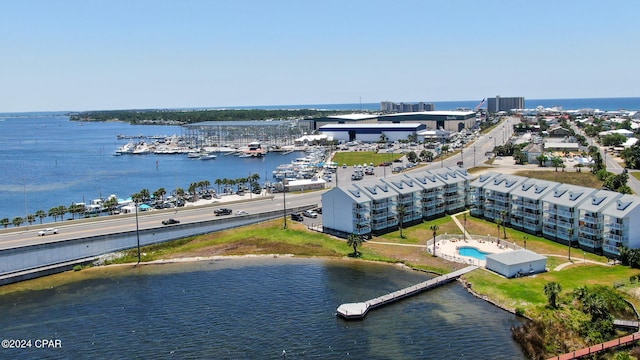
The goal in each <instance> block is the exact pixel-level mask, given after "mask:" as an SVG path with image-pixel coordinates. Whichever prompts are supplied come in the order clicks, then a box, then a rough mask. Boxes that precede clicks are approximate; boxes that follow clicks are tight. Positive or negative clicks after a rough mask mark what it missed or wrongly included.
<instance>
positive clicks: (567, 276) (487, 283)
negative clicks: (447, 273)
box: [464, 261, 640, 316]
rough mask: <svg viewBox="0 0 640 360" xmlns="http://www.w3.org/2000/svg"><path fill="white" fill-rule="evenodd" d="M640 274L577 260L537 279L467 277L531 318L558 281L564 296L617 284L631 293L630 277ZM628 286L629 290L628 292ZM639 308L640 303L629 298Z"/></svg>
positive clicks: (480, 289)
mask: <svg viewBox="0 0 640 360" xmlns="http://www.w3.org/2000/svg"><path fill="white" fill-rule="evenodd" d="M637 274H640V270H638V269H631V268H629V267H628V266H620V265H618V266H601V265H589V264H582V263H581V262H579V261H576V262H575V263H574V265H571V266H569V267H567V268H564V269H563V270H561V271H553V270H551V271H548V272H546V273H542V274H537V275H535V276H527V277H523V278H516V279H506V278H503V277H501V276H498V275H496V274H494V273H492V272H489V271H487V270H476V271H474V272H472V273H469V274H466V275H465V276H464V278H465V279H466V280H467V281H469V282H470V283H472V284H473V285H472V288H473V290H474V291H475V292H477V293H479V294H482V295H486V296H488V297H490V298H491V299H492V300H494V301H496V302H497V303H499V304H502V305H505V306H506V307H508V308H512V309H515V308H521V309H524V310H525V313H526V314H528V315H530V316H531V315H534V316H535V314H536V313H537V312H538V311H540V310H541V309H542V308H543V307H544V306H546V304H547V297H546V296H545V294H544V285H545V284H546V283H548V282H551V281H554V282H557V283H559V284H560V285H561V286H562V293H561V295H562V294H570V293H571V292H572V291H573V289H575V288H577V287H580V286H591V285H596V284H597V285H605V286H611V285H613V284H618V285H622V286H623V287H622V288H621V290H623V291H624V290H629V288H632V287H633V286H632V285H631V284H630V282H629V277H630V276H632V275H637ZM625 287H626V288H627V289H625ZM628 298H629V300H630V301H632V302H634V303H635V304H636V306H637V305H638V301H637V299H636V298H635V297H633V296H629V297H628Z"/></svg>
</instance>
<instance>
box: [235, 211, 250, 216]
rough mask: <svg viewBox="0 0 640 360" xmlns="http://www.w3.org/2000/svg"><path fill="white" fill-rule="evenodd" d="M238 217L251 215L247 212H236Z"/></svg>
mask: <svg viewBox="0 0 640 360" xmlns="http://www.w3.org/2000/svg"><path fill="white" fill-rule="evenodd" d="M236 215H249V213H248V212H247V211H244V210H238V211H236Z"/></svg>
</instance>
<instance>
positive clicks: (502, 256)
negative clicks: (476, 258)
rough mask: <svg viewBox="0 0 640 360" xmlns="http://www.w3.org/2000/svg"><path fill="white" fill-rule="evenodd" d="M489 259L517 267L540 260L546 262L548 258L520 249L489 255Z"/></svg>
mask: <svg viewBox="0 0 640 360" xmlns="http://www.w3.org/2000/svg"><path fill="white" fill-rule="evenodd" d="M487 259H493V260H495V261H497V262H499V263H502V264H505V265H517V264H523V263H528V262H532V261H538V260H546V259H547V257H546V256H542V255H538V254H536V253H534V252H533V251H529V250H525V249H520V250H514V251H506V252H502V253H496V254H491V255H487Z"/></svg>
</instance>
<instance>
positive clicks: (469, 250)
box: [458, 246, 491, 260]
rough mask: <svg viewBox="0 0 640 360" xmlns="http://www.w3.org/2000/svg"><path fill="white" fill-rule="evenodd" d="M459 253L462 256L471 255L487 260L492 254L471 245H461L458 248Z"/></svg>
mask: <svg viewBox="0 0 640 360" xmlns="http://www.w3.org/2000/svg"><path fill="white" fill-rule="evenodd" d="M458 254H460V255H461V256H470V257H472V258H475V259H478V260H486V259H487V255H491V253H487V252H484V251H480V250H478V249H476V248H474V247H469V246H462V247H460V248H459V249H458Z"/></svg>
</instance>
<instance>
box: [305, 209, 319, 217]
mask: <svg viewBox="0 0 640 360" xmlns="http://www.w3.org/2000/svg"><path fill="white" fill-rule="evenodd" d="M302 215H304V216H306V217H308V218H312V219H315V218H317V217H318V213H317V212H315V211H312V210H305V211H304V212H303V213H302Z"/></svg>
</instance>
